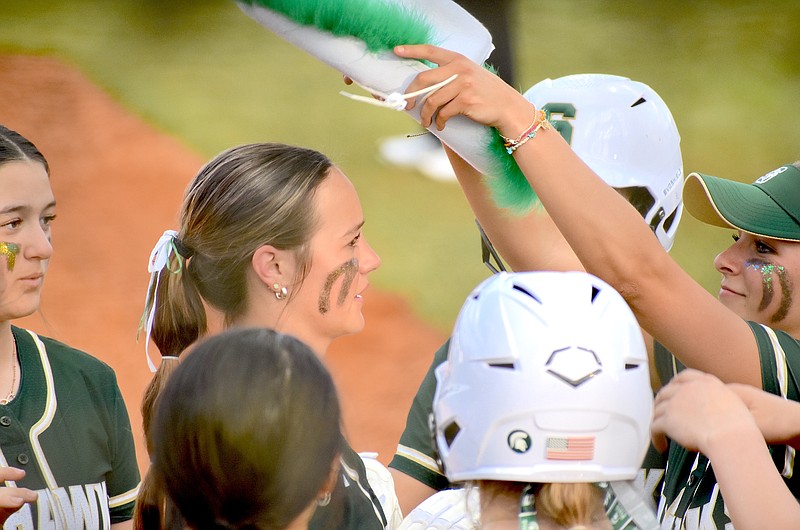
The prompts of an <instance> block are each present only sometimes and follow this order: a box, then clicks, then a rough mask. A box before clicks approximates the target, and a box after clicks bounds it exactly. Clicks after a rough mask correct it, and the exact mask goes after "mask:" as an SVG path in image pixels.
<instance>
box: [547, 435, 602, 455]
mask: <svg viewBox="0 0 800 530" xmlns="http://www.w3.org/2000/svg"><path fill="white" fill-rule="evenodd" d="M594 439H595V438H594V436H569V437H565V438H548V439H547V459H548V460H591V459H592V458H594Z"/></svg>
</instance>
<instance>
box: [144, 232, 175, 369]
mask: <svg viewBox="0 0 800 530" xmlns="http://www.w3.org/2000/svg"><path fill="white" fill-rule="evenodd" d="M177 237H178V232H176V231H175V230H166V231H165V232H164V233H163V234H162V235H161V237H160V238H159V239H158V241H157V242H156V245H155V246H154V247H153V251H152V252H151V253H150V260H149V261H148V262H147V272H149V273H150V283H149V284H148V285H147V297H146V298H145V300H144V313H143V314H142V319H141V321H140V322H139V330H140V331H141V329H142V327H144V329H145V343H144V354H145V356H146V357H147V366H148V367H149V368H150V371H151V372H155V371H156V365H155V364H153V361H152V359H150V335H151V334H152V331H153V321H154V320H155V315H156V303H157V298H158V285H159V281H160V278H161V271H163V270H164V268H166V269H167V270H168V271H169V272H171V273H173V274H177V273H178V272H180V270H181V269H182V268H183V257H182V256H181V255H180V253H179V252H178V249H177V248H176V247H175V238H177ZM171 254H175V256H176V258H177V261H178V268H177V269H175V270H173V269H171V268H170V267H169V258H170V255H171ZM151 299H152V300H151ZM137 339H138V333H137Z"/></svg>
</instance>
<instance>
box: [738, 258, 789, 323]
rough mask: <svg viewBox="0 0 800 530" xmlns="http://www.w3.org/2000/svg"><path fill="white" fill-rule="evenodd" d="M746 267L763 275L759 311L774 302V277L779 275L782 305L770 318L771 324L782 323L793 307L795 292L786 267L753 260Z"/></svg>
mask: <svg viewBox="0 0 800 530" xmlns="http://www.w3.org/2000/svg"><path fill="white" fill-rule="evenodd" d="M745 266H746V267H749V268H751V269H753V270H755V271H758V272H760V273H761V287H762V291H761V303H760V304H759V305H758V310H759V311H763V310H765V309H766V308H767V306H769V304H770V303H771V302H772V299H773V297H774V295H775V287H774V282H773V277H774V276H773V275H774V274H775V273H777V275H778V282H779V283H780V286H781V303H780V306H779V307H778V309H777V311H775V313H774V314H773V315H772V316H771V317H770V322H773V323H774V322H780V321H781V320H783V319H784V318H786V315H787V314H788V313H789V308H790V307H791V305H792V297H793V295H794V290H793V289H792V283H791V282H790V281H789V277H788V275H787V274H786V267H784V266H783V265H775V264H773V263H769V262H768V261H764V260H760V259H752V260H748V261H746V262H745Z"/></svg>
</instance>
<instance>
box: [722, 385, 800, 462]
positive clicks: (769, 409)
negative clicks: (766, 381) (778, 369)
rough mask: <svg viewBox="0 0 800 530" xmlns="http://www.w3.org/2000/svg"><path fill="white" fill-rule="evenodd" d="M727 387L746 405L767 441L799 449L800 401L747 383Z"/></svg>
mask: <svg viewBox="0 0 800 530" xmlns="http://www.w3.org/2000/svg"><path fill="white" fill-rule="evenodd" d="M729 387H730V389H731V390H732V391H733V392H735V393H736V395H738V396H739V398H740V399H741V400H742V401H743V402H744V404H745V405H747V408H748V409H749V410H750V414H752V415H753V418H755V421H756V424H757V425H758V428H759V429H760V430H761V434H762V435H763V436H764V439H765V440H766V441H767V443H770V444H785V445H791V446H792V447H794V448H795V449H800V403H797V402H796V401H791V400H788V399H784V398H782V397H780V396H776V395H774V394H770V393H769V392H764V391H763V390H760V389H758V388H755V387H752V386H749V385H740V384H734V383H732V384H730V385H729Z"/></svg>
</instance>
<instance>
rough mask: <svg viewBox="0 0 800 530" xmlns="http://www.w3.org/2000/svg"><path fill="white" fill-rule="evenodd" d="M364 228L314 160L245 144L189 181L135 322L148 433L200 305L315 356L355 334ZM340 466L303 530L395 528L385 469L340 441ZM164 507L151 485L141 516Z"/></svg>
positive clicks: (337, 180)
mask: <svg viewBox="0 0 800 530" xmlns="http://www.w3.org/2000/svg"><path fill="white" fill-rule="evenodd" d="M363 225H364V216H363V213H362V210H361V203H360V202H359V199H358V195H357V194H356V191H355V189H354V188H353V185H352V184H351V183H350V181H349V180H348V179H347V177H346V176H345V175H344V173H342V172H341V170H340V169H339V168H337V167H336V166H335V165H333V163H332V162H331V161H330V160H329V159H328V158H327V157H325V156H324V155H323V154H321V153H319V152H317V151H313V150H310V149H306V148H301V147H293V146H288V145H283V144H271V143H260V144H250V145H242V146H238V147H234V148H231V149H228V150H226V151H224V152H223V153H221V154H219V155H218V156H216V157H215V158H214V159H213V160H211V161H210V162H209V163H208V164H206V166H205V167H204V168H202V169H201V170H200V172H199V173H198V175H197V176H196V177H195V178H194V179H193V180H192V182H191V183H190V184H189V187H188V189H187V192H186V196H185V198H184V202H183V205H182V208H181V216H180V228H179V230H177V231H167V232H165V234H164V235H163V236H162V238H161V239H160V240H159V242H158V243H157V245H156V247H155V248H154V250H153V253H152V255H151V258H150V270H151V272H152V277H151V285H150V288H149V293H148V299H147V302H146V309H145V316H144V317H143V322H144V323H145V326H146V327H147V330H148V333H147V334H148V336H149V335H150V327H151V326H152V337H153V340H154V342H155V344H156V345H157V346H158V348H159V351H160V352H161V355H162V362H161V365H160V367H159V369H158V371H157V373H156V375H155V377H154V378H153V380H152V381H151V383H150V385H149V387H148V390H147V393H146V395H145V399H144V401H143V404H142V415H143V418H144V422H145V432H146V434H147V435H148V436H149V435H150V428H149V424H150V421H151V420H152V417H153V407H154V403H155V402H156V401H157V400H158V399H159V393H160V388H161V386H162V385H163V384H164V383H165V381H166V380H167V378H168V376H169V374H170V373H171V371H172V370H173V369H174V366H175V365H176V364H177V360H178V356H180V355H182V353H183V352H184V351H186V349H187V348H189V347H190V346H192V344H193V343H194V342H195V341H196V340H197V339H198V338H199V337H201V336H204V335H206V334H208V332H209V329H208V318H209V317H208V314H207V313H206V307H211V308H213V309H214V310H215V311H217V312H218V313H219V314H221V315H223V316H224V323H225V326H227V327H253V326H256V327H270V328H273V329H276V330H277V331H280V332H282V333H287V334H291V335H293V336H295V337H297V338H298V339H300V340H302V341H303V342H304V343H305V344H307V345H309V346H310V347H311V348H312V349H313V350H314V351H315V352H316V353H317V354H318V355H320V356H323V355H324V354H325V352H326V350H327V349H328V346H329V344H330V343H331V341H332V340H334V339H335V338H336V337H339V336H342V335H346V334H349V333H355V332H357V331H360V330H361V329H362V327H363V326H364V317H363V315H362V313H361V308H362V304H363V298H364V295H365V291H366V289H367V286H368V284H369V282H368V276H369V274H370V273H371V272H372V271H373V270H375V269H376V268H377V267H378V266H379V265H380V258H379V257H378V256H377V254H376V253H375V251H374V250H373V249H372V247H370V245H369V243H367V241H366V239H365V238H364V236H363V234H362V230H363ZM340 463H341V466H340V471H339V479H338V480H337V481H336V487H335V488H334V489H333V491H332V495H331V497H330V500H329V502H328V503H327V504H325V505H324V506H320V508H319V509H318V510H316V511H315V513H314V516H313V518H312V520H311V522H310V528H331V529H333V528H337V529H343V528H352V529H356V528H358V529H370V528H375V529H379V528H384V527H385V526H386V525H392V524H394V523H393V521H396V522H399V520H400V519H401V517H400V514H399V509H397V508H396V501H395V500H394V492H393V491H392V490H391V489H390V488H388V489H387V491H385V492H381V491H377V492H376V491H375V488H377V487H379V486H385V485H390V484H391V478H390V477H389V476H388V471H386V469H385V468H382V467H381V466H380V464H379V462H377V460H375V459H369V458H365V459H363V460H362V458H360V457H359V455H358V454H356V453H355V452H354V451H353V450H352V449H351V448H350V447H349V446H348V445H347V444H346V443H345V444H343V446H342V449H341V458H340ZM375 474H377V477H378V480H377V481H375V480H373V481H370V480H369V478H370V476H373V477H374V476H375ZM145 484H146V485H148V486H149V485H150V484H152V479H150V478H149V477H148V478H147V479H146V480H145ZM162 498H163V497H162V496H161V494H160V493H159V491H158V488H157V487H155V488H153V489H152V490H151V489H150V488H149V487H148V488H147V490H146V496H145V495H143V496H142V498H141V499H140V503H139V506H138V507H137V513H138V514H139V515H140V517H141V518H142V519H144V518H146V517H147V512H149V511H155V512H158V511H160V507H161V506H162V500H161V499H162ZM381 501H383V502H381ZM167 513H168V512H167ZM162 515H163V514H162Z"/></svg>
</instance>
